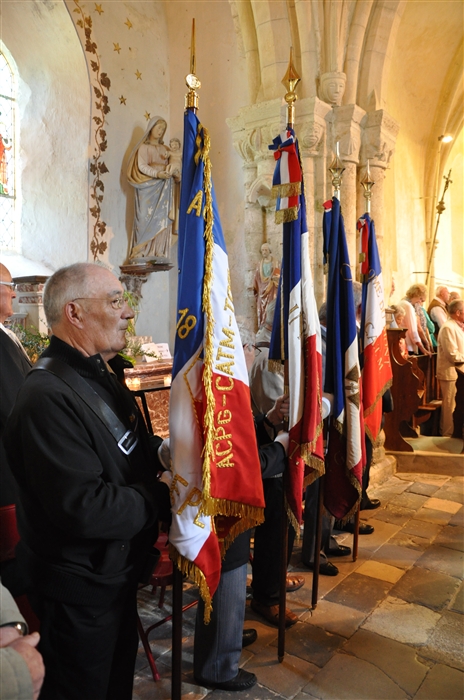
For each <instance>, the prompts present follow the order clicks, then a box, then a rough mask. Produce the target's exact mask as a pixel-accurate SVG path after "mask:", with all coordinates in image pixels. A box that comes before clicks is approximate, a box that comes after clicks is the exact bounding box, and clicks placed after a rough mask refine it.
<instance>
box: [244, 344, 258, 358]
mask: <svg viewBox="0 0 464 700" xmlns="http://www.w3.org/2000/svg"><path fill="white" fill-rule="evenodd" d="M243 347H244V348H248V349H249V350H253V351H254V353H255V357H257V356H258V355H259V353H260V352H261V348H258V347H257V346H256V345H253V344H252V343H245V345H244V346H243Z"/></svg>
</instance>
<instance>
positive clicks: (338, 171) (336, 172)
mask: <svg viewBox="0 0 464 700" xmlns="http://www.w3.org/2000/svg"><path fill="white" fill-rule="evenodd" d="M344 170H345V166H344V165H343V162H342V160H341V159H340V143H339V142H338V141H337V143H336V144H335V158H334V159H333V161H332V163H331V164H330V167H329V172H330V173H331V175H332V187H333V188H334V197H336V198H337V199H340V186H341V184H342V175H343V172H344Z"/></svg>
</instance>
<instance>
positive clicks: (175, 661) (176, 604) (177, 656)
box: [171, 19, 201, 700]
mask: <svg viewBox="0 0 464 700" xmlns="http://www.w3.org/2000/svg"><path fill="white" fill-rule="evenodd" d="M195 73H196V56H195V19H192V40H191V44H190V72H189V74H188V75H187V76H186V78H185V83H186V85H187V87H188V92H187V93H186V95H185V109H186V110H190V111H192V112H193V113H194V114H195V113H196V111H197V109H198V104H199V98H198V93H197V92H196V90H197V89H198V88H200V87H201V83H200V81H199V80H198V78H197V76H196V75H195ZM182 591H183V575H182V572H181V570H180V569H179V568H178V567H177V566H176V565H175V564H173V571H172V663H171V699H172V700H181V697H182Z"/></svg>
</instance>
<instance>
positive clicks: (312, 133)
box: [227, 97, 331, 320]
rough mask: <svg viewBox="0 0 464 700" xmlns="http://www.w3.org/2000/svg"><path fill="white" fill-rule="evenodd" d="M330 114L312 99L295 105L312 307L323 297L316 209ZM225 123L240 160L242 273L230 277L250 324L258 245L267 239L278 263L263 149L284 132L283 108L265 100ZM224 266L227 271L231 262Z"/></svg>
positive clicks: (268, 162)
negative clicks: (237, 284) (237, 280)
mask: <svg viewBox="0 0 464 700" xmlns="http://www.w3.org/2000/svg"><path fill="white" fill-rule="evenodd" d="M330 110H331V107H330V105H328V104H327V103H326V102H323V101H322V100H320V99H318V98H317V97H311V98H305V99H303V100H298V102H297V104H296V117H295V132H296V135H297V137H298V140H299V145H300V155H301V160H302V167H303V175H304V179H305V196H306V213H307V224H308V232H309V238H310V255H311V267H312V271H313V277H314V285H315V292H316V301H317V303H318V304H320V303H321V302H322V301H323V298H324V296H325V279H324V275H323V265H322V215H323V206H322V205H323V202H324V201H325V200H326V199H327V198H328V197H330V187H328V186H327V175H328V173H327V167H326V165H327V147H326V141H327V139H326V133H327V123H326V117H327V114H328V112H330ZM227 123H228V125H229V127H230V129H231V131H232V136H233V139H234V146H235V148H236V150H237V151H238V153H239V154H240V156H241V157H242V159H243V161H244V162H243V173H244V184H245V234H244V235H245V240H244V247H245V250H246V263H245V268H246V269H245V271H243V272H241V273H240V271H239V270H238V269H237V270H236V271H235V275H234V276H237V275H240V274H241V275H242V277H243V280H242V281H243V286H242V289H241V290H239V293H240V294H242V295H243V291H242V290H243V289H246V290H247V292H246V294H247V300H246V307H247V308H246V309H245V315H247V316H250V318H253V320H254V318H255V310H254V297H253V292H252V282H253V277H254V274H255V270H256V268H257V265H258V262H259V260H260V247H261V244H262V243H263V241H264V240H267V242H269V244H270V246H271V248H272V252H273V254H274V255H275V256H276V257H279V258H280V257H281V255H282V247H281V243H282V226H281V225H276V224H275V217H274V212H275V200H273V199H272V195H271V190H272V177H273V173H274V167H275V160H274V155H273V152H272V151H269V149H268V146H269V144H271V143H272V140H273V139H274V138H275V137H276V136H277V134H279V133H280V132H281V131H282V130H283V129H284V128H285V124H286V109H285V106H282V100H280V99H279V100H270V101H268V102H262V103H259V104H256V105H252V106H250V107H245V108H243V109H242V110H240V112H239V114H238V116H237V117H234V118H233V119H228V120H227ZM230 262H231V267H232V265H233V261H230ZM237 262H239V261H237ZM239 267H240V265H239V264H237V268H239ZM242 267H243V264H242ZM234 297H235V295H234Z"/></svg>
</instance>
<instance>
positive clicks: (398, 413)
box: [384, 328, 425, 452]
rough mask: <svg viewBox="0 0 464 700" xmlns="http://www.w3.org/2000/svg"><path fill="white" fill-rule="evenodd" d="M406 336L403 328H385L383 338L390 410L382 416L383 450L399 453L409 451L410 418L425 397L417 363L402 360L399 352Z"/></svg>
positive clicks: (412, 433) (423, 382)
mask: <svg viewBox="0 0 464 700" xmlns="http://www.w3.org/2000/svg"><path fill="white" fill-rule="evenodd" d="M405 337H406V329H405V328H388V329H387V338H388V347H389V350H390V361H391V365H392V372H393V381H392V386H391V392H392V396H393V411H392V412H391V413H386V414H385V424H384V431H385V449H386V450H394V451H400V452H413V449H412V447H411V445H409V443H407V442H406V441H405V440H404V438H405V437H417V433H416V432H415V431H414V430H413V429H412V428H411V427H410V425H409V424H410V423H411V422H412V417H413V416H414V414H415V413H416V411H417V409H418V408H419V406H420V405H421V403H422V401H423V398H424V394H425V376H424V373H423V372H422V370H421V369H420V367H419V366H418V363H417V358H416V357H413V356H410V357H409V358H405V357H403V356H402V354H401V352H400V347H399V342H400V340H401V338H405Z"/></svg>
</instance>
